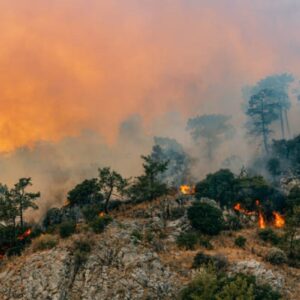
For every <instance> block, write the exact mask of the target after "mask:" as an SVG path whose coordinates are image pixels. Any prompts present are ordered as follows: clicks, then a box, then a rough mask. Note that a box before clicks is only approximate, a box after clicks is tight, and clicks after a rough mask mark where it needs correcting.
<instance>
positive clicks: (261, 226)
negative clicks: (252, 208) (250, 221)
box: [258, 211, 266, 229]
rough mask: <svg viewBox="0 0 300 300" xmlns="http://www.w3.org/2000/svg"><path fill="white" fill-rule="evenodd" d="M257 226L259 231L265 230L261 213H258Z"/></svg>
mask: <svg viewBox="0 0 300 300" xmlns="http://www.w3.org/2000/svg"><path fill="white" fill-rule="evenodd" d="M258 226H259V228H260V229H265V228H266V223H265V219H264V216H263V214H262V213H261V211H259V212H258Z"/></svg>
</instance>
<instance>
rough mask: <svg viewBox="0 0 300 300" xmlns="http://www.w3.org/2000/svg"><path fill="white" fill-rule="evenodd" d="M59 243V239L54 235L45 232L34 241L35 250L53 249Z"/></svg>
mask: <svg viewBox="0 0 300 300" xmlns="http://www.w3.org/2000/svg"><path fill="white" fill-rule="evenodd" d="M57 244H58V239H57V237H56V236H54V235H50V234H44V235H41V236H39V237H38V238H36V239H34V240H33V241H32V249H33V250H34V251H42V250H47V249H52V248H54V247H55V246H56V245H57Z"/></svg>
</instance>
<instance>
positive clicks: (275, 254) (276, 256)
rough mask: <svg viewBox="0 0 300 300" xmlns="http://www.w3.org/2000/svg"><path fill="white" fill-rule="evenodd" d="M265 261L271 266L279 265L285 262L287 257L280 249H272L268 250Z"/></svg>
mask: <svg viewBox="0 0 300 300" xmlns="http://www.w3.org/2000/svg"><path fill="white" fill-rule="evenodd" d="M266 260H267V261H268V262H270V263H271V264H273V265H281V264H284V263H286V262H287V256H286V254H285V253H284V251H282V250H281V249H278V248H272V249H270V250H269V252H268V254H267V256H266Z"/></svg>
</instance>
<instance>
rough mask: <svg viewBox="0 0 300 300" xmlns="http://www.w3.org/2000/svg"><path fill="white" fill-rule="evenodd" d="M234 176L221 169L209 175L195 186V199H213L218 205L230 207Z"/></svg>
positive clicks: (232, 196) (232, 199) (232, 198)
mask: <svg viewBox="0 0 300 300" xmlns="http://www.w3.org/2000/svg"><path fill="white" fill-rule="evenodd" d="M234 183H235V177H234V174H233V173H232V172H231V171H230V170H227V169H221V170H219V171H218V172H216V173H213V174H209V175H207V176H206V178H205V179H204V180H202V181H200V182H199V183H197V184H196V188H195V192H196V198H197V199H201V198H202V197H207V198H210V199H214V200H216V201H217V202H219V203H220V205H221V206H222V207H223V206H226V205H231V204H232V202H233V201H234V195H233V192H234V189H233V188H234Z"/></svg>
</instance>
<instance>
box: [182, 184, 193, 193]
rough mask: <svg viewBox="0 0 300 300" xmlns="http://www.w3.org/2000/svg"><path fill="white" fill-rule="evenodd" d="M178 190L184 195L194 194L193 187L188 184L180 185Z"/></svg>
mask: <svg viewBox="0 0 300 300" xmlns="http://www.w3.org/2000/svg"><path fill="white" fill-rule="evenodd" d="M180 192H181V193H182V194H184V195H194V194H195V187H193V186H189V185H182V186H181V187H180Z"/></svg>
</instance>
